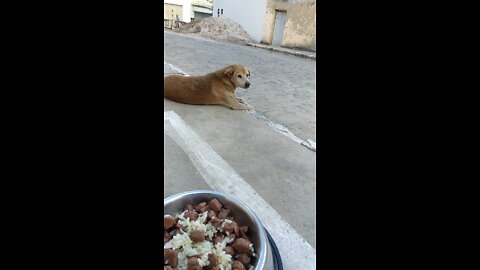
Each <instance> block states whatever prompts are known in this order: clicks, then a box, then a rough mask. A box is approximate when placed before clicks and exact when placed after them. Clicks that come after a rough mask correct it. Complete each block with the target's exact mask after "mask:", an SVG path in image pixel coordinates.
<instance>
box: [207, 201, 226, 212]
mask: <svg viewBox="0 0 480 270" xmlns="http://www.w3.org/2000/svg"><path fill="white" fill-rule="evenodd" d="M208 205H209V206H210V208H212V210H213V211H215V213H218V212H220V210H222V206H223V205H222V204H221V203H220V202H219V201H218V200H217V199H216V198H214V199H212V200H211V201H210V202H209V203H208Z"/></svg>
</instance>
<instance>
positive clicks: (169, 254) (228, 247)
mask: <svg viewBox="0 0 480 270" xmlns="http://www.w3.org/2000/svg"><path fill="white" fill-rule="evenodd" d="M163 205H164V210H163V211H164V269H165V270H167V269H171V270H195V269H198V270H200V269H209V270H226V269H229V270H230V269H231V270H242V269H245V270H270V269H275V267H274V262H273V260H274V259H273V255H272V251H271V246H270V242H269V239H268V236H267V232H266V231H265V229H264V228H263V225H262V223H261V222H260V220H259V219H258V217H257V216H256V215H255V213H254V212H253V211H252V210H251V209H250V208H249V207H248V206H247V205H246V204H244V203H243V202H241V201H240V200H238V199H237V198H235V197H233V196H231V195H228V194H224V193H220V192H213V191H205V190H199V191H191V192H185V193H181V194H177V195H174V196H171V197H168V198H166V199H165V200H164V202H163Z"/></svg>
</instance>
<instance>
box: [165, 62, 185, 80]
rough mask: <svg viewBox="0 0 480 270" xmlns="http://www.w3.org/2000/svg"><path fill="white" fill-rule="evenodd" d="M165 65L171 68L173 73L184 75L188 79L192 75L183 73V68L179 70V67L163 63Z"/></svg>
mask: <svg viewBox="0 0 480 270" xmlns="http://www.w3.org/2000/svg"><path fill="white" fill-rule="evenodd" d="M163 64H164V65H167V66H168V67H169V68H171V69H172V70H173V71H176V72H178V73H180V74H182V75H183V76H187V77H189V76H190V75H188V74H187V73H186V72H185V71H183V70H182V69H181V68H179V67H177V66H174V65H172V64H170V63H167V62H165V61H163Z"/></svg>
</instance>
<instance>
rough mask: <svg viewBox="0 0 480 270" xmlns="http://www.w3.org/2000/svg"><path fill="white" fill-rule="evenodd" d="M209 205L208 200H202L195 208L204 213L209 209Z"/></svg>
mask: <svg viewBox="0 0 480 270" xmlns="http://www.w3.org/2000/svg"><path fill="white" fill-rule="evenodd" d="M207 208H208V206H207V203H206V202H201V203H199V204H198V205H197V206H195V210H197V212H199V213H203V212H205V211H206V210H207Z"/></svg>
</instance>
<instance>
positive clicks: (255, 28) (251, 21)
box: [213, 0, 267, 42]
mask: <svg viewBox="0 0 480 270" xmlns="http://www.w3.org/2000/svg"><path fill="white" fill-rule="evenodd" d="M222 9H223V14H221V13H220V16H218V13H217V11H218V10H222ZM266 11H267V0H213V17H222V18H229V19H232V20H233V21H235V22H237V23H238V24H240V25H241V26H242V27H243V29H245V31H246V32H247V33H248V35H249V36H250V37H251V38H252V40H254V41H255V42H260V40H261V39H262V33H263V25H264V21H265V15H266Z"/></svg>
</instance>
